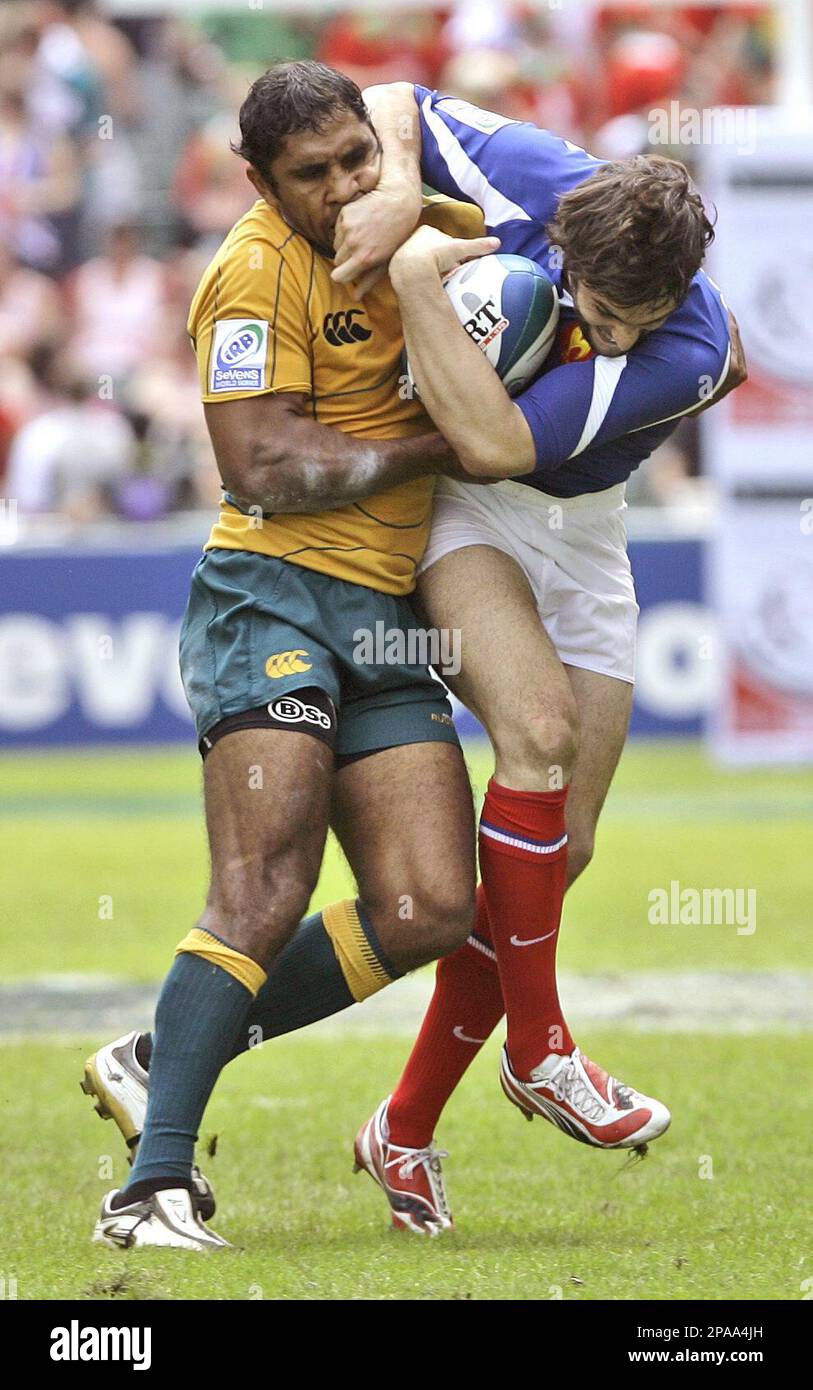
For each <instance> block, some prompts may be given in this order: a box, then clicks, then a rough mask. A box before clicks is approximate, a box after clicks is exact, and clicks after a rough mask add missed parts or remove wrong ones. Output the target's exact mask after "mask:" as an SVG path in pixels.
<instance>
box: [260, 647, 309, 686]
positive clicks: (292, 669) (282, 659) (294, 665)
mask: <svg viewBox="0 0 813 1390" xmlns="http://www.w3.org/2000/svg"><path fill="white" fill-rule="evenodd" d="M308 655H309V653H308V652H306V651H303V650H302V649H301V648H300V649H299V650H298V651H295V652H274V655H273V656H269V658H268V660H267V661H266V663H265V674H266V675H267V676H270V677H271V679H272V680H273V681H275V680H278V679H279V677H280V676H295V675H297V674H298V673H299V672H300V671H309V670H310V669H311V662H310V661H303V660H302V658H303V657H304V656H308Z"/></svg>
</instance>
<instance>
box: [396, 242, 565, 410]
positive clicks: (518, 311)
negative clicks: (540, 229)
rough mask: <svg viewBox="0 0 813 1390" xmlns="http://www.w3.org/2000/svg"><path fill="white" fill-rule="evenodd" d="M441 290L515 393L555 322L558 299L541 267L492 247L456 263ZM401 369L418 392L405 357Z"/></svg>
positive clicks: (545, 348)
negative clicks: (473, 258) (493, 250)
mask: <svg viewBox="0 0 813 1390" xmlns="http://www.w3.org/2000/svg"><path fill="white" fill-rule="evenodd" d="M444 289H445V290H446V293H447V294H448V296H449V299H450V300H451V302H452V305H453V306H454V310H455V313H456V314H457V317H458V318H459V320H460V322H461V323H462V325H463V327H464V328H465V330H466V332H467V333H468V335H469V337H470V338H471V339H472V342H475V343H476V344H477V346H478V347H479V349H480V351H481V352H483V353H485V356H486V357H487V358H488V360H489V362H490V363H491V365H492V367H493V368H494V370H495V371H496V372H497V374H498V375H499V377H500V380H501V381H502V383H503V385H504V386H505V389H506V391H507V392H508V394H509V395H511V396H516V395H517V394H518V393H519V392H520V391H522V390H523V388H524V387H525V386H527V385H528V383H529V382H530V381H532V380H533V378H534V377H535V376H536V374H537V372H538V371H539V369H540V367H541V366H542V363H543V362H544V361H545V358H546V357H547V355H548V353H549V352H550V350H551V348H552V346H553V340H554V338H555V336H556V328H557V325H558V323H559V300H558V297H557V294H556V290H555V289H554V287H553V285H552V284H551V281H550V280H549V279H548V277H547V275H546V274H545V272H544V270H542V268H541V266H538V265H537V264H536V262H535V261H531V260H529V259H528V258H527V256H512V255H509V254H507V253H506V254H503V253H502V252H499V251H498V252H497V253H496V255H493V256H481V257H480V258H479V259H478V260H476V261H467V262H466V264H465V265H461V266H458V268H457V270H453V271H452V273H451V275H449V276H447V278H446V280H445V281H444ZM405 372H406V376H407V380H408V382H409V386H410V388H411V389H412V390H413V391H415V392H416V394H419V393H418V392H417V387H416V385H415V379H414V377H413V375H412V371H411V368H410V365H409V358H408V357H407V358H406V362H405Z"/></svg>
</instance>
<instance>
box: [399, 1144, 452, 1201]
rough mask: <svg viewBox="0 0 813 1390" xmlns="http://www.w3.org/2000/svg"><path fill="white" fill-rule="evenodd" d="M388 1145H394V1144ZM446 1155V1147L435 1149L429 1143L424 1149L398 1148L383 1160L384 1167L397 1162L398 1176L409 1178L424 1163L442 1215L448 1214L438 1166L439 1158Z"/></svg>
mask: <svg viewBox="0 0 813 1390" xmlns="http://www.w3.org/2000/svg"><path fill="white" fill-rule="evenodd" d="M390 1147H394V1145H391V1146H390ZM448 1157H449V1150H448V1149H436V1148H435V1146H434V1144H429V1145H427V1147H426V1148H425V1149H400V1150H399V1151H398V1152H396V1153H395V1155H394V1157H393V1158H390V1159H388V1160H387V1161H386V1162H385V1164H384V1167H385V1168H392V1167H394V1165H395V1164H396V1163H397V1164H398V1165H399V1167H398V1176H399V1178H411V1177H412V1174H413V1173H414V1172H415V1169H416V1168H418V1167H420V1166H421V1165H424V1167H425V1168H426V1170H427V1177H428V1178H429V1186H430V1187H431V1189H432V1193H433V1195H434V1198H435V1202H436V1203H437V1206H438V1208H439V1209H440V1211H441V1212H442V1213H443V1215H444V1216H448V1215H449V1206H448V1202H447V1200H446V1191H445V1188H444V1186H443V1171H442V1169H441V1166H440V1160H441V1159H442V1158H448Z"/></svg>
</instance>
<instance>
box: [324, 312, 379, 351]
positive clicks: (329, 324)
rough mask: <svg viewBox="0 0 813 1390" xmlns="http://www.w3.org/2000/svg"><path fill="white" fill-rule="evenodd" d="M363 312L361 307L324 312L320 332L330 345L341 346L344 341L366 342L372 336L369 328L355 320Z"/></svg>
mask: <svg viewBox="0 0 813 1390" xmlns="http://www.w3.org/2000/svg"><path fill="white" fill-rule="evenodd" d="M363 313H364V310H363V309H342V310H340V311H339V313H338V314H325V320H324V323H323V324H322V332H323V333H324V335H325V337H326V338H327V341H328V342H329V343H330V345H331V347H343V346H344V344H345V343H366V342H367V339H368V338H372V336H373V335H372V333H371V331H370V329H369V328H365V327H364V324H362V323H356V322H355V320H356V319H357V318H360V317H361V316H362V315H363Z"/></svg>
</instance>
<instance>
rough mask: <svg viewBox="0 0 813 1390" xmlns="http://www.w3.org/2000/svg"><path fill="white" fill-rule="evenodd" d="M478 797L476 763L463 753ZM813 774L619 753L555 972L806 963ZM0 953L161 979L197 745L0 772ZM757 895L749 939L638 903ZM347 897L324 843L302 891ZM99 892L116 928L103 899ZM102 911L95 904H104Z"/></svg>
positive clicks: (812, 943)
mask: <svg viewBox="0 0 813 1390" xmlns="http://www.w3.org/2000/svg"><path fill="white" fill-rule="evenodd" d="M468 756H469V762H470V767H471V771H472V777H473V780H474V782H475V785H476V786H478V787H481V788H482V787H483V786H484V785H485V781H486V780H487V777H488V775H489V772H490V770H491V762H490V755H489V754H488V752H487V751H485V750H484V749H483V748H482V746H477V745H472V746H470V749H469V754H468ZM811 811H813V771H811V770H808V769H801V770H785V769H783V770H781V771H770V772H754V771H747V772H724V771H721V770H720V769H718V768H715V767H714V766H712V765H711V764H710V763H709V762H708V761H707V759H706V758H705V756H704V754H703V752H702V750H701V748H700V747H699V746H692V745H688V746H687V745H686V744H685V743H680V744H661V743H633V744H631V745H630V746H629V747H628V748H627V750H626V752H625V754H624V757H623V759H622V763H621V767H620V769H619V772H618V775H617V778H616V782H615V785H614V787H613V789H612V791H611V793H610V798H609V800H608V804H607V807H606V810H605V815H604V818H603V820H602V823H601V826H600V830H599V840H598V847H597V853H596V857H595V860H594V862H593V864H592V865H591V866H590V870H589V872H588V873H587V874H586V875H585V876H584V877H583V878H582V879H581V881H580V882H579V883H578V884H577V885H576V886H575V888H574V889H573V892H572V893H571V894H570V895H569V897H568V900H567V903H566V909H565V924H566V926H565V931H564V933H563V938H562V946H561V957H560V958H561V963H562V966H563V967H564V968H565V969H571V970H590V971H616V972H617V971H619V970H628V969H645V968H649V969H657V968H662V969H703V968H712V967H714V968H730V969H738V970H739V969H741V970H755V969H763V968H766V967H770V968H779V967H785V968H794V967H799V966H806V967H811V966H813V936H811V933H810V932H809V930H808V929H807V921H808V918H809V881H808V862H809V853H808V848H807V845H808V840H809V833H810V814H811ZM0 833H2V836H3V843H4V844H5V845H6V846H7V847H8V846H9V845H10V844H13V846H14V851H13V854H12V853H6V854H4V855H3V856H2V863H0V898H2V901H3V903H4V911H3V913H2V916H1V917H0V955H1V956H2V959H3V962H4V973H5V974H6V976H7V977H17V978H19V977H29V976H32V975H38V974H43V973H52V972H54V971H57V970H61V971H80V972H86V971H92V972H99V973H103V974H108V975H118V976H126V977H128V978H130V979H136V980H152V979H157V978H159V977H160V976H161V975H162V974H163V973H164V971H165V969H166V965H167V961H168V960H169V957H170V954H171V952H172V949H173V947H174V946H175V943H176V942H177V941H178V939H179V937H180V936H181V935H183V934H184V933H185V932H186V931H187V930H188V928H189V927H190V926H191V925H192V924H193V923H194V921H195V919H196V917H197V915H198V914H199V911H200V908H201V904H202V902H203V896H204V892H205V888H206V874H207V852H206V842H205V836H204V831H203V821H202V815H201V810H200V767H199V761H198V758H197V755H196V753H195V752H194V750H191V749H186V750H182V751H178V750H177V749H174V748H173V749H149V750H144V749H139V750H137V751H135V752H117V751H114V752H98V753H94V752H88V751H83V752H82V753H81V754H76V753H64V754H51V753H48V754H39V753H38V754H17V755H6V756H5V757H4V758H3V759H2V760H0ZM674 878H678V879H679V880H680V882H681V884H682V885H683V886H685V887H696V888H703V887H732V888H738V887H742V888H755V889H756V892H757V930H756V932H755V933H754V935H753V936H738V935H737V932H736V929H735V928H734V927H726V926H716V927H715V926H705V927H701V926H696V927H691V926H683V927H679V926H672V927H664V926H652V925H650V923H649V921H648V908H649V899H648V894H649V893H650V891H651V890H652V889H653V888H658V887H668V885H669V883H670V880H672V879H674ZM350 891H352V888H351V884H350V880H349V877H348V874H347V870H346V866H345V865H344V863H343V861H342V858H341V855H340V853H339V851H338V849H337V847H336V845H335V844H330V845H329V847H328V853H327V856H326V860H325V867H324V871H323V874H322V878H321V881H320V884H319V888H318V890H317V894H316V897H315V902H316V903H319V904H321V903H325V902H329V901H331V900H332V899H334V898H337V897H342V896H346V895H347V894H348V892H350ZM107 897H110V898H112V912H113V916H112V920H111V919H109V918H108V916H106V915H102V916H101V917H100V900H103V899H106V898H107ZM101 911H102V913H103V914H104V913H106V911H107V909H106V906H105V905H104V903H102V907H101Z"/></svg>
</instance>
